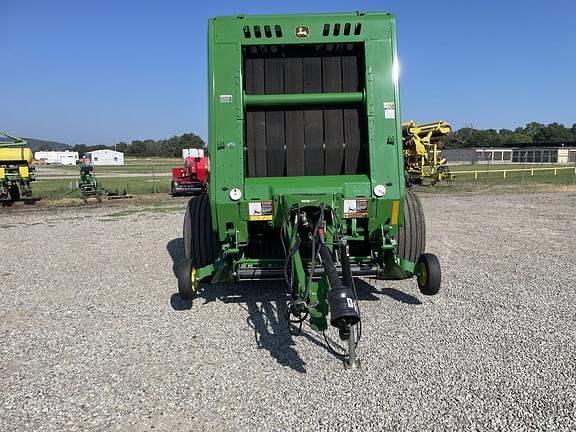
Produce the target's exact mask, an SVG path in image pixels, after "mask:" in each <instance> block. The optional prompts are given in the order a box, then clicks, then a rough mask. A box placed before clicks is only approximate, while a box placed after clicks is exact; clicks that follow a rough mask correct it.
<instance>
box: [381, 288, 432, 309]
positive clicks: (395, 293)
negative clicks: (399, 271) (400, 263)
mask: <svg viewBox="0 0 576 432" xmlns="http://www.w3.org/2000/svg"><path fill="white" fill-rule="evenodd" d="M381 292H382V293H383V294H386V295H387V296H388V297H390V298H393V299H394V300H396V301H399V302H401V303H406V304H411V305H419V304H422V302H421V301H420V300H418V299H417V298H416V297H414V296H413V295H411V294H406V293H405V292H402V291H399V290H397V289H396V288H384V289H383V290H382V291H381Z"/></svg>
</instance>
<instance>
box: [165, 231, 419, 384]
mask: <svg viewBox="0 0 576 432" xmlns="http://www.w3.org/2000/svg"><path fill="white" fill-rule="evenodd" d="M166 250H167V251H168V253H169V254H170V257H171V258H172V271H173V272H174V275H176V272H177V268H178V263H179V262H180V260H182V259H183V258H184V244H183V241H182V238H176V239H173V240H170V241H169V242H168V244H167V245H166ZM355 284H356V291H357V293H358V299H359V300H361V301H379V300H380V298H379V295H382V294H385V295H388V296H389V297H392V298H394V299H395V300H398V301H401V302H403V303H408V304H420V301H419V300H418V299H417V298H416V297H413V296H411V295H409V294H405V293H402V292H401V291H398V290H396V289H394V288H385V289H383V290H382V291H380V290H377V289H376V288H375V287H374V286H372V285H371V284H369V283H368V282H365V281H363V280H361V279H355ZM199 291H200V292H199V293H198V296H197V297H196V298H195V299H194V300H193V301H188V300H184V299H182V298H181V297H180V295H179V294H178V293H174V294H172V296H171V297H170V305H171V306H172V308H173V309H174V310H176V311H185V310H190V309H192V304H193V302H197V303H200V302H202V301H203V304H206V303H211V302H214V301H217V300H218V301H221V302H223V303H225V304H237V305H239V306H240V307H242V308H243V309H244V310H245V311H246V313H247V315H248V316H247V317H246V323H247V324H248V326H250V327H251V328H252V329H253V330H254V341H255V343H256V346H257V347H258V348H259V349H265V350H267V351H269V352H270V355H271V356H272V358H274V359H275V360H276V361H277V362H278V363H279V364H281V365H282V366H287V367H290V368H291V369H294V370H295V371H297V372H299V373H306V369H305V367H304V366H305V365H306V363H305V362H304V360H302V358H301V357H300V355H299V354H298V352H297V351H296V349H295V348H294V346H295V342H294V339H293V338H294V336H293V335H292V334H291V333H290V330H289V327H288V322H287V321H286V319H285V318H284V316H285V314H286V294H285V291H284V285H283V282H281V281H252V282H239V283H236V284H209V283H201V284H200V290H199ZM294 330H296V329H295V328H294V327H293V331H294ZM300 336H302V337H304V338H305V339H307V340H308V341H310V342H311V343H313V344H315V345H317V346H319V347H321V348H323V349H324V350H326V352H328V353H330V355H333V356H334V357H336V358H338V359H339V360H340V359H341V357H339V356H337V355H335V354H334V353H332V352H331V351H329V350H328V347H327V345H326V343H325V341H324V340H323V338H322V335H321V334H320V333H316V332H314V331H310V330H309V329H306V328H304V329H303V330H302V332H301V333H300Z"/></svg>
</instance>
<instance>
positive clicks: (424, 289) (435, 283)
mask: <svg viewBox="0 0 576 432" xmlns="http://www.w3.org/2000/svg"><path fill="white" fill-rule="evenodd" d="M418 265H419V266H421V267H423V268H424V270H425V272H426V277H425V278H424V277H422V275H420V276H418V288H419V289H420V292H421V293H422V294H424V295H435V294H438V291H440V284H441V282H442V271H441V269H440V261H438V257H437V256H436V255H434V254H430V253H425V254H423V255H422V256H421V257H420V259H419V260H418ZM421 271H422V270H421Z"/></svg>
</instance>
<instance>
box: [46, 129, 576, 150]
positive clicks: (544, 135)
mask: <svg viewBox="0 0 576 432" xmlns="http://www.w3.org/2000/svg"><path fill="white" fill-rule="evenodd" d="M517 144H533V145H534V146H538V145H550V144H554V145H562V144H576V123H574V124H573V125H572V126H571V127H570V128H568V127H565V126H564V125H563V124H561V123H556V122H554V123H549V124H547V125H545V124H543V123H538V122H531V123H528V124H527V125H526V126H525V127H517V128H516V129H514V130H512V129H500V130H496V129H476V128H474V127H473V126H469V127H463V128H460V129H458V130H456V131H455V132H453V133H452V134H451V135H450V136H449V137H448V138H447V139H446V147H450V148H458V147H506V146H514V145H517ZM185 148H204V149H206V143H205V142H204V140H203V139H202V138H200V137H199V136H198V135H196V134H194V133H185V134H183V135H181V136H173V137H171V138H168V139H162V140H152V139H146V140H133V141H132V142H131V143H130V144H128V143H125V142H123V141H121V142H119V143H117V144H114V145H92V146H89V145H86V144H76V145H75V146H74V147H72V150H73V151H77V152H78V153H79V156H80V157H82V156H83V155H84V153H86V152H89V151H94V150H104V149H113V150H116V151H119V152H122V153H124V154H125V155H126V156H133V157H167V158H168V157H169V158H179V157H181V156H182V149H185ZM39 150H52V149H51V148H49V146H46V145H44V146H42V148H40V149H39Z"/></svg>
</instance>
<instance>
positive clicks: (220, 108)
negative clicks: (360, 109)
mask: <svg viewBox="0 0 576 432" xmlns="http://www.w3.org/2000/svg"><path fill="white" fill-rule="evenodd" d="M336 24H339V26H340V28H339V32H338V35H335V28H336ZM347 24H350V27H349V29H348V31H347V32H346V30H345V29H346V26H347ZM256 26H258V27H259V29H260V37H257V36H256V33H255V29H256ZM266 26H268V28H267V27H266ZM276 26H279V28H280V30H281V35H280V34H279V33H278V32H277V27H276ZM326 26H328V32H327V33H328V34H326V35H325V33H326V31H325V28H326ZM301 28H305V31H304V33H307V37H297V35H296V34H297V33H298V31H299V29H301ZM356 28H358V29H359V31H358V32H357V33H358V34H355V29H356ZM267 29H268V30H269V31H267ZM247 30H248V31H249V32H250V37H247ZM345 33H347V34H345ZM208 40H209V46H208V57H209V66H208V68H209V70H208V76H209V117H210V128H209V147H210V155H211V181H210V191H209V193H210V200H211V207H212V217H213V226H214V227H217V229H218V232H219V236H220V239H221V240H223V241H228V240H229V239H230V232H228V231H229V230H230V227H234V230H235V231H236V233H235V241H236V242H238V243H240V244H245V243H246V242H247V241H248V233H247V220H248V210H247V209H248V202H249V201H250V200H273V199H274V198H275V197H277V196H280V195H288V194H298V193H314V194H327V195H330V196H334V197H336V201H337V203H338V205H340V206H341V199H342V198H347V197H360V196H363V197H367V198H369V199H370V202H369V207H370V220H369V224H368V229H369V230H370V238H374V239H376V238H378V237H379V236H380V235H381V231H380V230H381V226H382V225H383V224H386V223H388V222H387V221H389V220H390V217H391V211H392V210H391V209H392V201H394V200H397V201H400V219H401V217H402V209H403V202H404V171H403V160H402V141H401V127H400V110H399V98H398V85H397V82H396V80H395V77H394V72H393V70H394V65H395V64H396V62H397V59H396V40H395V23H394V17H393V16H392V15H390V14H387V13H367V14H361V13H343V14H310V15H283V16H241V17H217V18H214V19H211V20H210V21H209V27H208ZM334 43H339V44H342V43H361V44H363V46H364V50H363V52H364V65H365V76H364V82H365V89H363V91H362V92H332V93H306V94H281V95H279V94H265V95H260V94H253V95H246V94H245V89H244V88H243V75H242V74H243V70H242V46H253V45H257V46H263V45H279V44H281V45H288V44H296V45H304V44H334ZM342 102H344V103H351V104H363V106H364V111H365V113H366V116H365V117H366V118H365V119H363V121H365V122H366V124H367V127H366V131H367V136H366V141H367V144H368V152H369V163H368V165H369V169H368V171H367V174H366V175H341V176H319V177H310V176H308V177H304V176H300V177H260V178H247V174H246V159H245V158H246V151H247V147H246V143H245V142H244V134H245V130H244V117H245V108H246V107H247V106H258V107H264V108H265V107H273V106H280V107H282V106H287V107H288V106H303V105H308V104H314V105H319V106H324V105H328V104H332V103H342ZM378 184H381V185H385V186H386V194H385V196H384V197H382V198H377V197H375V196H373V193H372V190H373V188H374V186H376V185H378ZM233 188H238V189H240V191H241V193H242V198H241V199H240V200H239V202H234V201H232V200H231V198H230V196H229V194H230V190H232V189H233ZM338 197H340V198H338ZM273 223H276V219H274V222H273ZM391 229H392V230H393V231H394V229H395V227H392V228H391ZM393 231H392V232H393Z"/></svg>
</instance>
